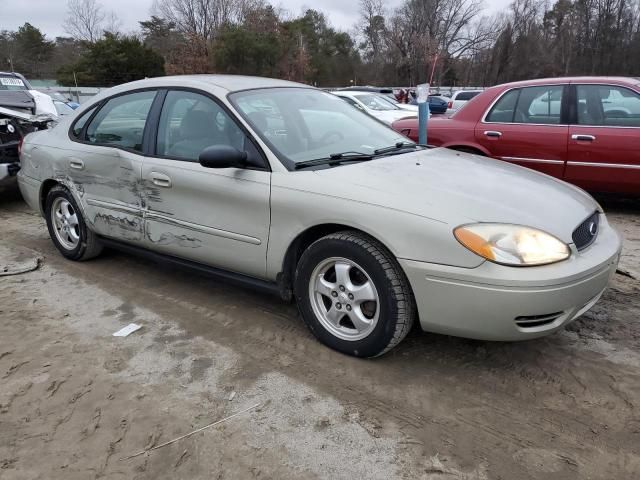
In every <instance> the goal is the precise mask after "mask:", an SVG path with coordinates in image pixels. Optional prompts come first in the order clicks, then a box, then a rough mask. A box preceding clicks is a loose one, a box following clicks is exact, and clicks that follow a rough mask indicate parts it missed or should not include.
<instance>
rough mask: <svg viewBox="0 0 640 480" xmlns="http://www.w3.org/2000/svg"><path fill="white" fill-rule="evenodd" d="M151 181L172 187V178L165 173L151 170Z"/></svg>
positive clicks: (159, 185) (161, 185)
mask: <svg viewBox="0 0 640 480" xmlns="http://www.w3.org/2000/svg"><path fill="white" fill-rule="evenodd" d="M149 176H150V177H151V182H152V183H153V184H154V185H157V186H158V187H164V188H171V178H169V176H168V175H165V174H164V173H158V172H151V174H150V175H149Z"/></svg>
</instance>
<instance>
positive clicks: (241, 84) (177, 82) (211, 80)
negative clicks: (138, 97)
mask: <svg viewBox="0 0 640 480" xmlns="http://www.w3.org/2000/svg"><path fill="white" fill-rule="evenodd" d="M205 85H211V86H215V87H218V88H222V89H224V90H227V91H228V92H239V91H241V90H251V89H254V88H274V87H304V88H315V87H311V86H309V85H305V84H303V83H297V82H290V81H288V80H278V79H275V78H264V77H253V76H248V75H209V74H203V75H173V76H166V77H155V78H146V79H144V80H137V81H135V82H130V83H125V84H123V85H118V86H117V87H113V88H112V89H111V91H112V92H115V91H120V90H123V91H124V90H132V89H138V88H151V87H162V86H183V87H184V86H199V87H202V86H205Z"/></svg>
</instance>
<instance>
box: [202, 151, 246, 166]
mask: <svg viewBox="0 0 640 480" xmlns="http://www.w3.org/2000/svg"><path fill="white" fill-rule="evenodd" d="M198 160H199V161H200V165H202V166H203V167H207V168H242V167H244V166H246V163H247V152H242V151H240V150H238V149H237V148H235V147H232V146H230V145H212V146H210V147H207V148H205V149H204V150H203V151H202V153H200V156H199V158H198Z"/></svg>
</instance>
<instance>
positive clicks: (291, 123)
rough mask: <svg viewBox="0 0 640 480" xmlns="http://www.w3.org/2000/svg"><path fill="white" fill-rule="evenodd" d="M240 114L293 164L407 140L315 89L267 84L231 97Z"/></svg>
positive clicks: (363, 150)
mask: <svg viewBox="0 0 640 480" xmlns="http://www.w3.org/2000/svg"><path fill="white" fill-rule="evenodd" d="M229 98H230V100H231V102H232V103H233V105H234V106H235V108H236V109H237V110H238V112H239V113H240V115H242V117H243V118H244V119H245V120H246V121H247V122H248V123H249V124H250V125H251V126H252V127H253V129H254V131H255V132H256V133H257V134H258V135H259V136H260V138H262V140H264V141H265V143H267V144H268V145H269V147H270V148H271V149H272V150H273V151H274V153H276V154H277V155H278V157H279V158H280V159H281V160H282V161H283V162H284V163H285V165H286V166H287V167H289V168H295V165H296V164H297V163H300V162H307V161H310V160H315V159H322V158H328V157H331V156H332V155H336V154H340V153H344V152H350V153H351V152H358V153H362V154H370V155H373V154H375V151H376V150H378V149H381V148H386V147H389V146H392V145H395V144H397V143H398V142H407V139H406V138H405V137H403V136H401V135H399V134H398V133H397V132H395V131H394V130H392V129H391V128H389V127H387V126H385V125H384V124H382V123H381V122H379V121H378V120H376V119H374V118H372V117H370V116H369V115H367V114H366V113H364V112H361V111H360V110H358V109H357V108H353V107H352V106H351V105H349V104H348V103H346V102H344V101H343V100H342V99H341V98H339V97H337V96H335V95H332V94H330V93H327V92H323V91H321V90H315V89H311V88H297V87H293V88H265V89H258V90H246V91H241V92H236V93H233V94H231V95H230V96H229Z"/></svg>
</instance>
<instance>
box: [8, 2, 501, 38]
mask: <svg viewBox="0 0 640 480" xmlns="http://www.w3.org/2000/svg"><path fill="white" fill-rule="evenodd" d="M510 1H511V0H485V4H486V5H487V11H488V12H492V13H493V12H495V11H497V10H498V9H499V8H504V7H505V6H506V5H508V4H509V3H510ZM0 2H1V3H2V6H1V7H0V10H1V13H0V30H16V29H17V28H18V27H19V26H21V25H23V24H24V23H25V22H29V23H31V24H32V25H34V26H36V27H38V28H40V29H41V30H42V31H43V32H44V33H45V34H46V35H47V36H48V37H49V38H50V39H53V38H55V37H56V36H61V35H65V32H64V28H63V27H62V24H63V22H64V19H65V16H66V9H67V0H0ZM401 2H402V0H387V1H386V5H387V7H388V8H393V7H395V6H397V5H399V4H400V3H401ZM101 3H102V5H104V8H105V10H107V11H110V10H111V11H114V12H115V13H116V15H117V16H118V17H119V18H120V20H122V29H123V30H124V31H125V32H129V31H134V30H137V29H138V21H140V20H145V19H147V18H149V15H150V10H151V5H152V3H153V0H102V2H101ZM272 3H273V4H274V5H276V6H281V7H282V8H284V9H286V10H288V11H289V12H291V13H292V14H296V15H297V14H299V13H300V12H302V11H304V10H306V8H315V9H316V10H320V11H322V12H324V13H325V15H326V16H327V18H328V19H329V22H330V23H331V24H332V25H333V26H334V27H337V28H339V29H342V30H350V29H351V28H352V27H353V24H354V23H356V21H357V20H358V3H359V2H358V1H357V0H314V1H309V0H274V1H272Z"/></svg>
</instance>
